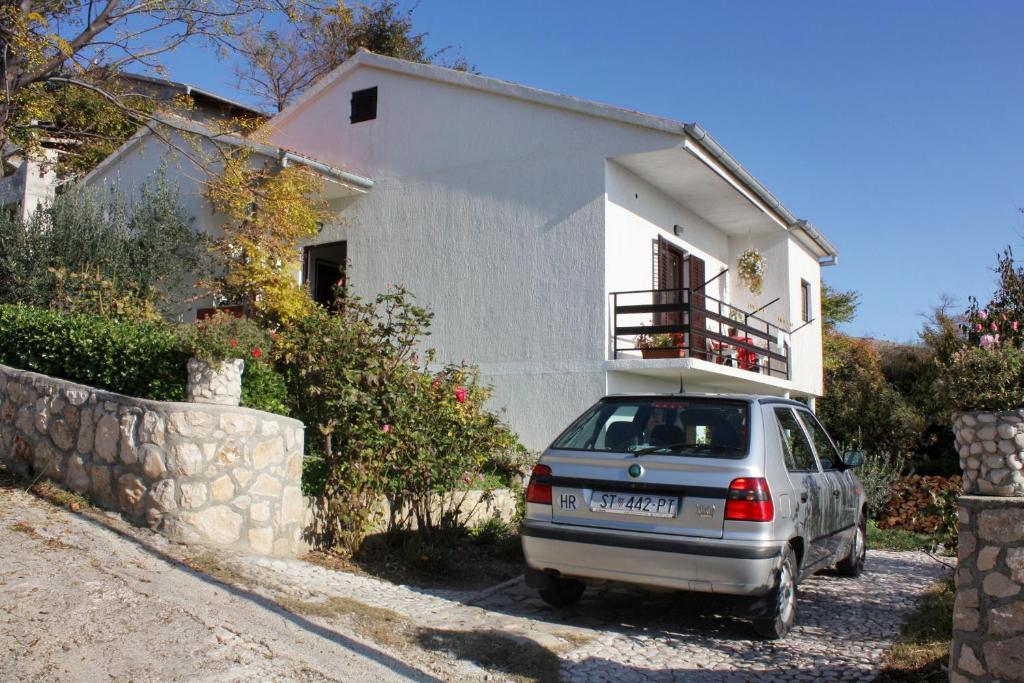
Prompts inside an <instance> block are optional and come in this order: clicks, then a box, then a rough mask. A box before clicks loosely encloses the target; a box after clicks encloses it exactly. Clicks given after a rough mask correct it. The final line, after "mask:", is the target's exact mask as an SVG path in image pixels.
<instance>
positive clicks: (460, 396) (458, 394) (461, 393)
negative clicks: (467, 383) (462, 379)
mask: <svg viewBox="0 0 1024 683" xmlns="http://www.w3.org/2000/svg"><path fill="white" fill-rule="evenodd" d="M455 400H456V401H458V402H459V403H465V402H466V387H459V388H457V389H456V390H455Z"/></svg>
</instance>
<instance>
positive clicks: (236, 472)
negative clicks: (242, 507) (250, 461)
mask: <svg viewBox="0 0 1024 683" xmlns="http://www.w3.org/2000/svg"><path fill="white" fill-rule="evenodd" d="M231 476H232V477H234V478H235V483H236V484H238V488H239V489H244V488H245V487H246V486H248V485H249V482H250V481H252V470H249V469H246V468H244V467H236V468H235V469H233V470H231Z"/></svg>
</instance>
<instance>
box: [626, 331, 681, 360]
mask: <svg viewBox="0 0 1024 683" xmlns="http://www.w3.org/2000/svg"><path fill="white" fill-rule="evenodd" d="M685 345H686V335H685V334H683V333H682V332H661V333H658V334H641V335H638V336H637V338H636V347H637V348H638V349H640V353H641V354H642V355H643V357H644V358H685V357H686V349H685V348H684V347H685Z"/></svg>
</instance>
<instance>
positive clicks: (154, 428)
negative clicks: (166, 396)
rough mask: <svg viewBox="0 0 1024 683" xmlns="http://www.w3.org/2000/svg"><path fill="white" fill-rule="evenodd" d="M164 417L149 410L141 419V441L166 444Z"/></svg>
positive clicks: (158, 444) (160, 444) (139, 431)
mask: <svg viewBox="0 0 1024 683" xmlns="http://www.w3.org/2000/svg"><path fill="white" fill-rule="evenodd" d="M164 429H165V427H164V418H163V417H161V415H160V414H159V413H155V412H153V411H152V410H147V411H146V412H144V413H143V414H142V418H141V419H140V420H139V427H138V435H139V443H151V444H155V445H157V446H163V445H164Z"/></svg>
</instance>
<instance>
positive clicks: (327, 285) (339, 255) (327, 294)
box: [302, 242, 348, 306]
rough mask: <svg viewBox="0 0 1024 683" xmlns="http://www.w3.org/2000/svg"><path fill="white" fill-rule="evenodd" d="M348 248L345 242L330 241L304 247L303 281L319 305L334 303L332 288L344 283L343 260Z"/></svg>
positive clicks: (346, 255)
mask: <svg viewBox="0 0 1024 683" xmlns="http://www.w3.org/2000/svg"><path fill="white" fill-rule="evenodd" d="M347 257H348V249H347V246H346V244H345V242H330V243H328V244H317V245H314V246H312V247H306V249H305V258H304V260H303V264H302V276H303V282H305V283H306V286H307V287H309V294H310V296H312V297H313V300H314V301H316V302H317V303H318V304H320V305H321V306H330V305H331V304H333V303H334V296H335V291H334V288H335V286H336V285H338V284H339V283H341V284H342V286H343V285H344V278H345V260H346V258H347Z"/></svg>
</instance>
